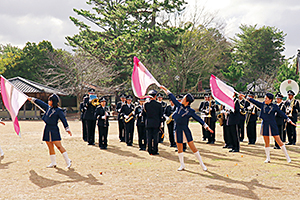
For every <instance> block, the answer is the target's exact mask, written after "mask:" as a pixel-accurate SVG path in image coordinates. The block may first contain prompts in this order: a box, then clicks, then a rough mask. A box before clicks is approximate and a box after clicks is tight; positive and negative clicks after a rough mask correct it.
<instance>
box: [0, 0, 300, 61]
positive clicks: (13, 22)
mask: <svg viewBox="0 0 300 200" xmlns="http://www.w3.org/2000/svg"><path fill="white" fill-rule="evenodd" d="M187 1H188V2H189V4H190V5H193V4H195V2H197V4H198V5H199V6H204V7H205V8H206V10H207V11H209V12H212V13H217V16H218V17H219V18H221V19H222V20H223V21H224V22H225V23H226V28H225V34H226V36H227V37H232V36H234V34H235V33H238V32H239V28H238V27H239V25H240V24H248V25H254V24H258V26H263V25H267V26H275V27H277V28H279V29H280V30H282V31H283V32H284V33H286V34H287V36H286V38H285V39H286V40H285V44H286V45H285V47H286V51H285V55H286V56H288V57H290V56H293V55H295V54H296V53H297V49H298V48H300V44H299V43H300V20H299V14H300V1H299V0H204V1H203V0H196V1H195V0H187ZM85 2H86V1H85V0H48V1H45V0H44V1H42V0H0V44H7V43H11V44H12V45H14V46H19V47H20V48H22V47H24V45H25V43H26V42H28V41H30V42H36V43H38V42H40V41H42V40H49V41H50V42H51V43H52V44H53V45H54V47H55V48H62V49H66V50H70V48H69V47H67V46H66V45H65V44H64V43H65V42H66V40H65V37H66V36H72V35H74V34H76V33H78V28H77V27H75V26H74V25H73V23H72V22H71V21H70V19H69V16H76V14H75V13H74V12H73V8H83V9H89V8H91V7H90V6H89V5H87V4H86V3H85ZM297 14H298V15H297Z"/></svg>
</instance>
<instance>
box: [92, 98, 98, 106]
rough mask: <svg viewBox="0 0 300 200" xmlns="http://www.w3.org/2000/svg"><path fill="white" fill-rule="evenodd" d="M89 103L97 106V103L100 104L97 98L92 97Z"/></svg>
mask: <svg viewBox="0 0 300 200" xmlns="http://www.w3.org/2000/svg"><path fill="white" fill-rule="evenodd" d="M91 104H92V105H93V106H95V107H97V106H98V105H100V102H99V99H98V98H96V99H93V100H92V101H91Z"/></svg>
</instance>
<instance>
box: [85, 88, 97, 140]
mask: <svg viewBox="0 0 300 200" xmlns="http://www.w3.org/2000/svg"><path fill="white" fill-rule="evenodd" d="M88 94H89V96H87V97H85V98H84V100H83V103H84V108H85V110H86V111H85V113H84V115H83V119H84V120H86V124H87V140H88V145H95V129H96V117H95V110H96V106H95V105H93V104H92V100H94V99H97V96H96V95H95V90H94V89H89V92H88Z"/></svg>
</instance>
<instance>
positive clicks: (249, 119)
mask: <svg viewBox="0 0 300 200" xmlns="http://www.w3.org/2000/svg"><path fill="white" fill-rule="evenodd" d="M248 97H250V98H252V99H253V98H254V93H253V92H249V93H248ZM245 109H246V112H247V114H246V115H247V116H246V129H247V137H248V144H255V142H256V121H257V112H258V110H257V108H256V107H255V106H253V104H250V103H249V102H248V101H246V102H245Z"/></svg>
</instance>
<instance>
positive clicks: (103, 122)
mask: <svg viewBox="0 0 300 200" xmlns="http://www.w3.org/2000/svg"><path fill="white" fill-rule="evenodd" d="M109 116H110V114H109V109H108V107H107V106H106V99H105V97H102V98H101V99H100V105H99V106H97V108H96V110H95V117H96V119H98V124H97V125H98V132H99V148H100V149H107V135H108V127H109V122H108V118H109Z"/></svg>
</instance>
